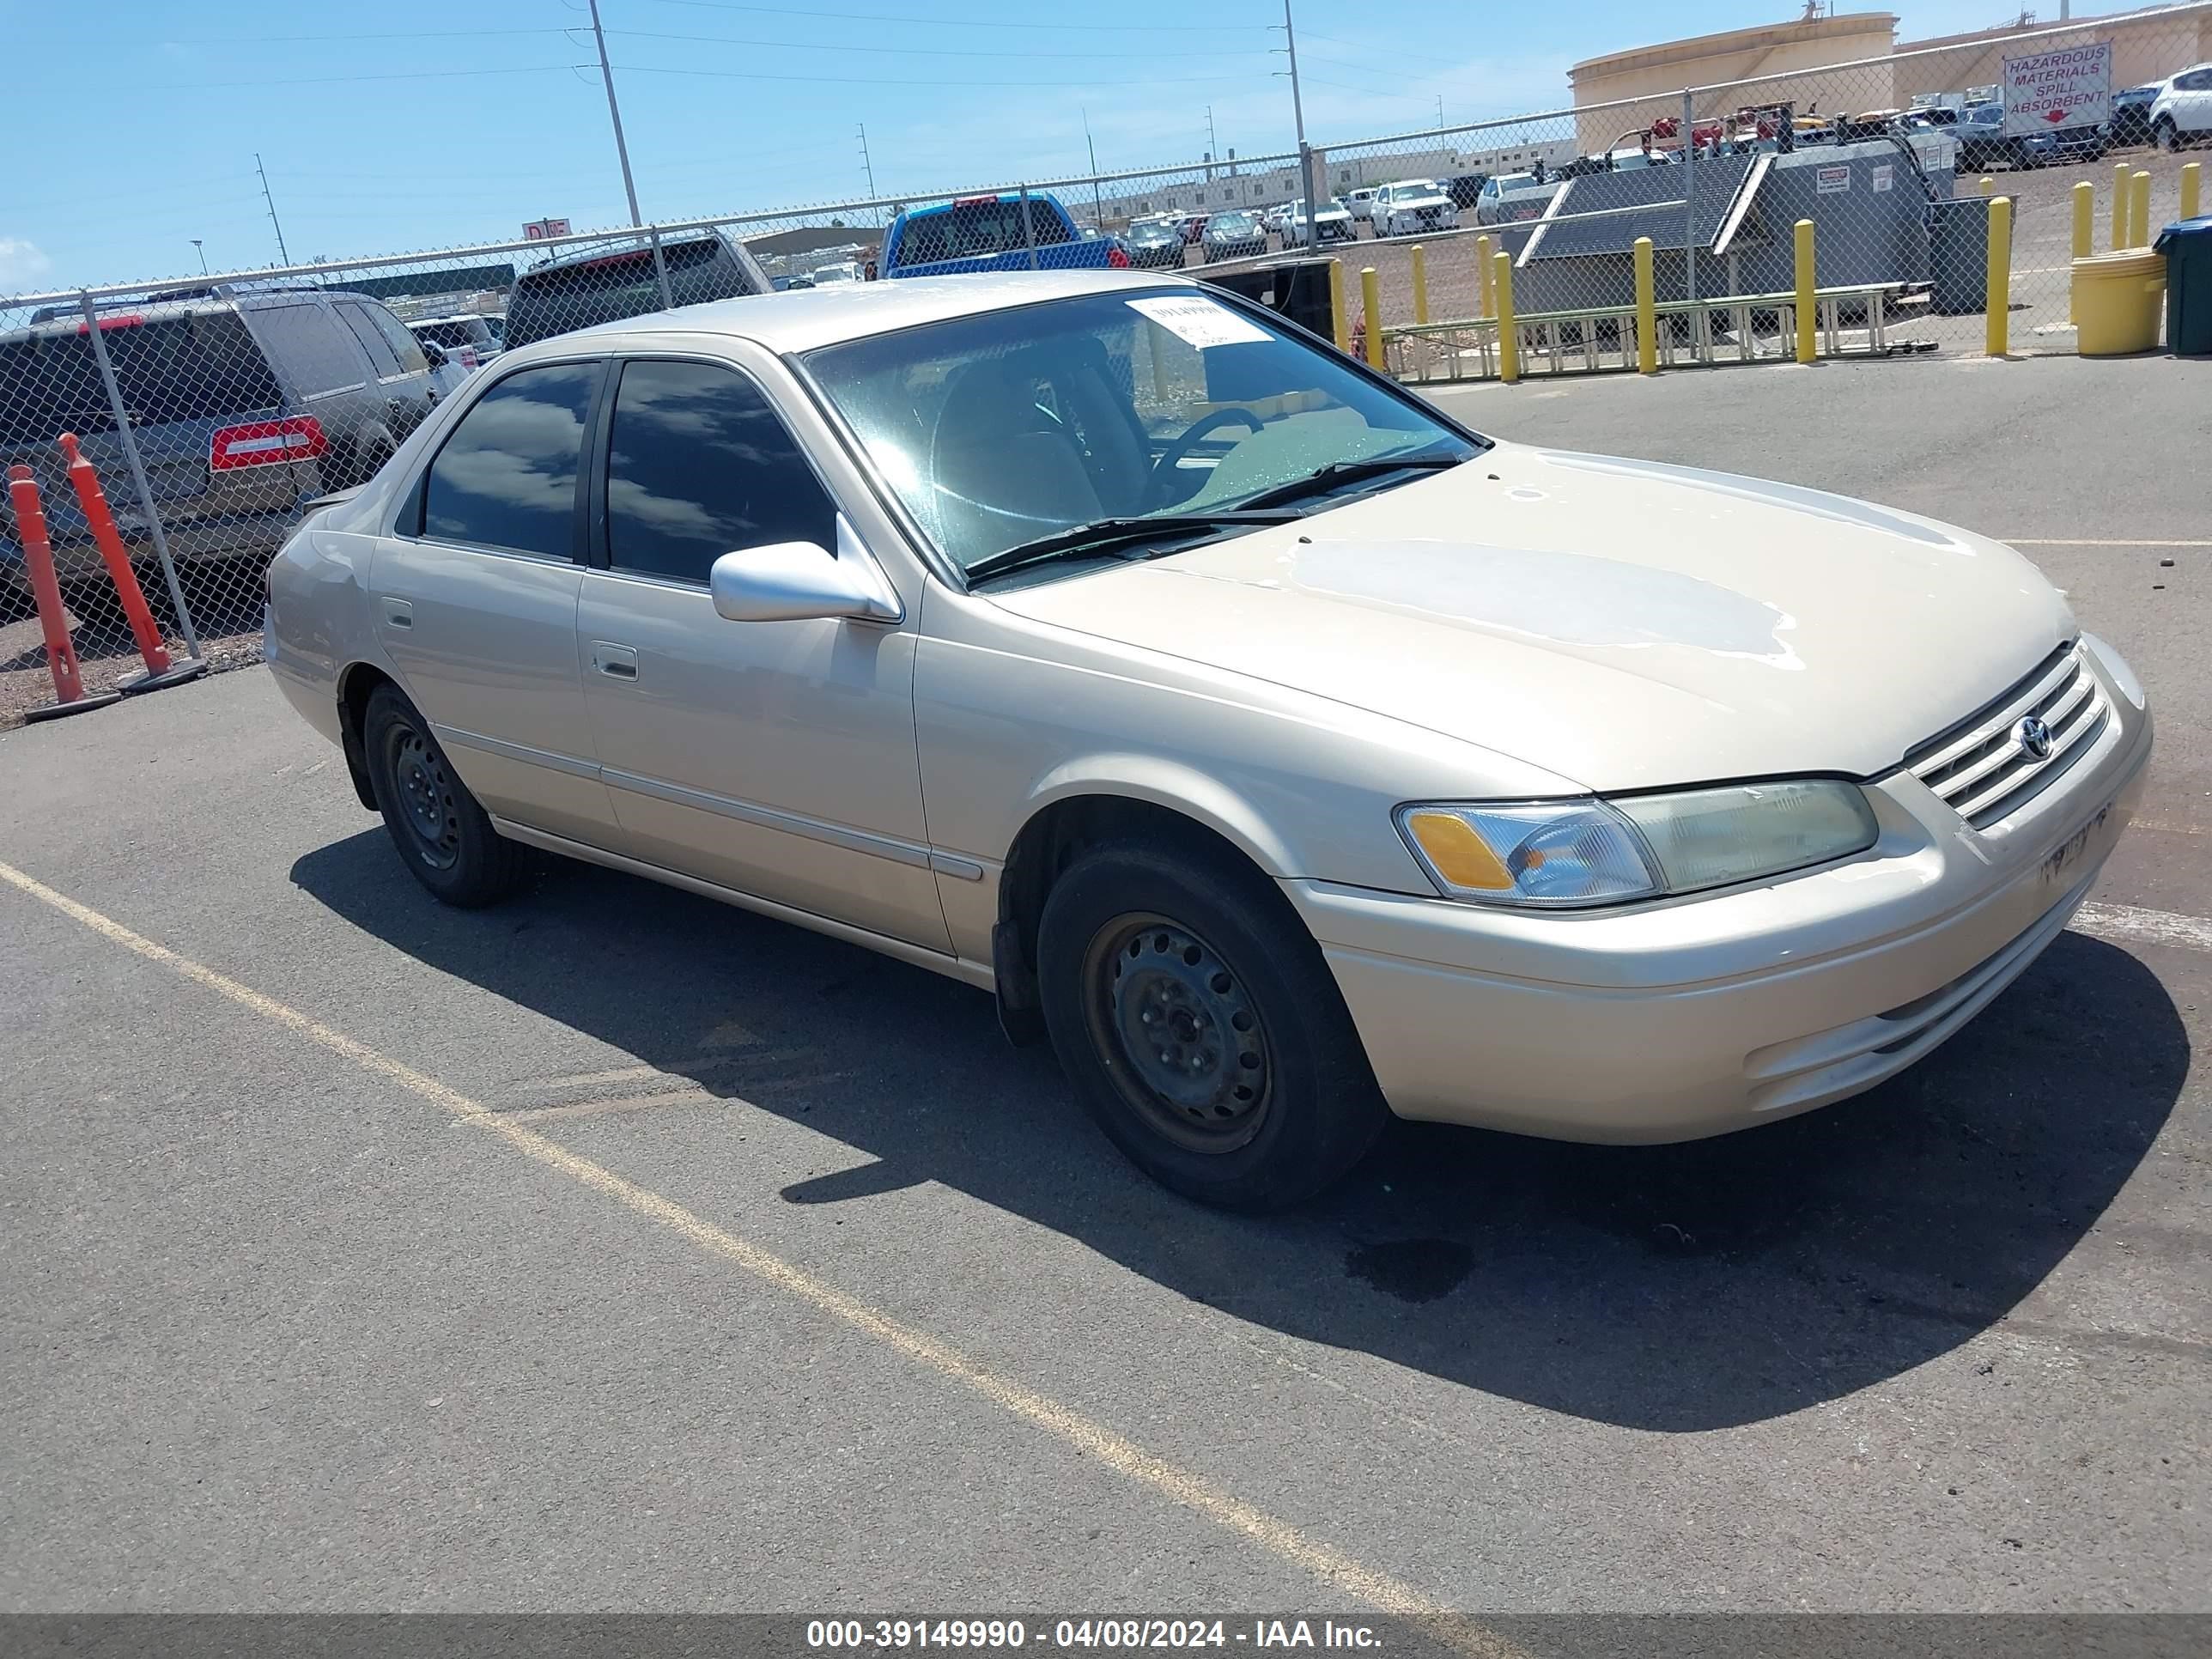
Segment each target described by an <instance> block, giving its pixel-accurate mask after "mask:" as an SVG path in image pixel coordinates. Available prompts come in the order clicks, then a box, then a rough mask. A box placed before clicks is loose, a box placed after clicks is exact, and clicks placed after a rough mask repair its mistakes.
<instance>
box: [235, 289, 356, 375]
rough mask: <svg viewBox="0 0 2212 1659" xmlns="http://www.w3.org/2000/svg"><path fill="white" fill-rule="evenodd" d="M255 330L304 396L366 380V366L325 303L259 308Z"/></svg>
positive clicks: (354, 343)
mask: <svg viewBox="0 0 2212 1659" xmlns="http://www.w3.org/2000/svg"><path fill="white" fill-rule="evenodd" d="M253 331H254V332H255V333H257V334H258V335H259V336H260V337H261V338H262V339H263V341H264V343H266V344H267V345H268V348H269V355H270V356H271V357H272V358H274V359H275V360H276V362H277V363H279V364H280V365H281V366H282V367H283V371H284V375H285V378H286V379H288V380H290V381H291V383H292V384H293V385H294V386H296V387H297V388H298V389H299V392H300V394H301V396H302V397H307V398H312V397H313V396H314V395H315V394H316V393H317V392H335V391H337V390H339V389H340V388H342V387H345V386H361V385H362V384H364V383H365V382H366V381H367V380H368V371H369V368H370V365H369V364H368V362H366V361H365V360H364V359H363V357H362V349H361V346H360V344H359V343H358V342H356V340H355V339H354V337H353V336H352V335H350V334H349V333H347V332H346V331H345V329H344V327H343V325H341V324H340V323H339V321H338V319H337V315H336V313H335V312H334V311H333V310H332V309H331V307H325V306H272V307H266V308H262V307H257V308H256V309H255V311H254V313H253Z"/></svg>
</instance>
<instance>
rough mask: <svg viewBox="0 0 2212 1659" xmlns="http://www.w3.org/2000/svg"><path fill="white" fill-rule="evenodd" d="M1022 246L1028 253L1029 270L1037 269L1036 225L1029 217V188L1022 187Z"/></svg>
mask: <svg viewBox="0 0 2212 1659" xmlns="http://www.w3.org/2000/svg"><path fill="white" fill-rule="evenodd" d="M1022 246H1024V247H1025V248H1027V249H1028V250H1029V251H1030V270H1036V268H1037V255H1036V222H1035V221H1033V220H1032V219H1030V187H1029V186H1028V185H1023V186H1022Z"/></svg>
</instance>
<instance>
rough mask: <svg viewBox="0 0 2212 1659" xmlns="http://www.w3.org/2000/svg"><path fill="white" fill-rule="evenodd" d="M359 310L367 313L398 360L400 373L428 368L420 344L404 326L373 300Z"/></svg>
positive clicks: (410, 372) (409, 372)
mask: <svg viewBox="0 0 2212 1659" xmlns="http://www.w3.org/2000/svg"><path fill="white" fill-rule="evenodd" d="M361 308H362V311H364V312H365V313H368V320H369V322H370V323H371V324H373V325H374V327H375V329H376V331H377V332H378V333H379V334H381V335H382V336H383V337H384V342H385V343H386V345H388V346H390V347H391V348H392V356H395V357H397V358H398V359H399V368H400V372H401V373H403V374H415V373H416V372H418V371H419V370H422V369H425V368H429V366H430V362H429V360H428V358H426V357H425V356H423V355H422V342H421V341H420V340H418V339H416V337H414V336H413V335H412V334H410V333H409V332H408V331H407V325H406V324H404V323H403V322H401V321H400V320H399V319H398V318H397V317H395V316H393V315H392V313H390V312H388V311H386V309H385V308H384V307H382V306H380V305H379V304H377V303H376V301H374V300H369V301H364V302H363V303H362V307H361Z"/></svg>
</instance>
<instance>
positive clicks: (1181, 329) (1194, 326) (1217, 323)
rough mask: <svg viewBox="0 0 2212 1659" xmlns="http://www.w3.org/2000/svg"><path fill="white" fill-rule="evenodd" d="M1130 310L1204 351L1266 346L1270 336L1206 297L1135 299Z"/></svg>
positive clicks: (1177, 296)
mask: <svg viewBox="0 0 2212 1659" xmlns="http://www.w3.org/2000/svg"><path fill="white" fill-rule="evenodd" d="M1129 309H1130V310H1132V311H1135V312H1140V313H1143V314H1144V315H1145V316H1147V317H1149V318H1151V319H1152V320H1153V321H1154V322H1156V323H1158V325H1160V326H1161V327H1162V328H1164V329H1165V330H1167V331H1168V332H1169V333H1170V334H1172V335H1174V336H1175V337H1176V338H1177V339H1179V340H1184V341H1188V343H1190V344H1192V345H1194V346H1196V347H1197V348H1198V349H1200V351H1203V350H1205V349H1206V347H1208V346H1218V345H1264V344H1265V343H1267V334H1266V333H1265V332H1264V331H1261V330H1260V329H1257V328H1255V327H1253V326H1252V325H1251V324H1249V323H1248V322H1246V321H1245V320H1244V319H1243V318H1242V317H1239V316H1238V315H1237V313H1235V312H1233V311H1231V310H1230V308H1229V307H1227V306H1223V305H1216V304H1215V303H1214V302H1213V301H1211V300H1209V299H1206V297H1205V296H1204V295H1197V294H1194V295H1188V296H1184V295H1176V296H1175V297H1174V298H1171V299H1170V298H1166V297H1162V298H1158V299H1152V300H1132V301H1129Z"/></svg>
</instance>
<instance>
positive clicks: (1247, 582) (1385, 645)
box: [993, 444, 2074, 791]
mask: <svg viewBox="0 0 2212 1659" xmlns="http://www.w3.org/2000/svg"><path fill="white" fill-rule="evenodd" d="M993 598H994V599H995V600H996V602H997V603H999V604H1000V605H1003V606H1005V607H1006V608H1007V609H1008V610H1011V611H1017V612H1018V613H1020V614H1022V615H1024V616H1026V617H1032V618H1035V619H1036V620H1038V621H1042V622H1046V623H1052V624H1054V625H1056V626H1059V627H1062V628H1066V629H1073V630H1075V631H1078V632H1080V633H1083V634H1086V635H1094V636H1100V637H1104V638H1108V639H1112V640H1115V641H1120V642H1121V643H1123V644H1125V645H1127V646H1130V647H1135V648H1137V649H1139V650H1143V651H1149V652H1158V653H1165V654H1167V655H1170V656H1174V657H1179V658H1184V659H1190V660H1194V661H1199V662H1204V663H1209V664H1212V665H1218V666H1220V667H1223V668H1226V669H1229V670H1231V671H1234V672H1237V673H1239V674H1243V675H1246V676H1249V677H1250V678H1254V679H1256V680H1262V681H1268V682H1272V683H1274V684H1279V685H1283V686H1285V687H1289V688H1291V689H1295V690H1301V691H1305V692H1309V693H1311V694H1313V695H1316V696H1322V697H1325V698H1328V699H1330V700H1332V701H1334V702H1340V703H1344V704H1349V705H1352V706H1354V707H1357V708H1363V709H1366V710H1369V711H1371V712H1373V713H1375V714H1382V715H1384V716H1387V717H1389V718H1393V719H1396V720H1403V721H1406V722H1407V723H1409V724H1411V725H1413V726H1421V727H1425V728H1427V729H1429V730H1431V731H1436V732H1443V733H1445V734H1447V735H1449V736H1453V737H1456V738H1463V739H1465V740H1467V741H1468V742H1472V743H1474V744H1480V745H1481V746H1482V747H1484V748H1486V749H1488V750H1492V751H1493V752H1495V753H1498V754H1503V755H1507V756H1510V757H1513V758H1515V759H1517V760H1520V761H1522V762H1525V763H1528V764H1530V765H1534V766H1538V767H1541V768H1544V769H1547V770H1549V771H1551V772H1553V773H1554V774H1557V775H1560V776H1563V777H1565V778H1569V779H1571V780H1573V781H1576V782H1577V783H1578V784H1580V785H1582V786H1583V787H1587V788H1589V789H1593V790H1599V791H1609V790H1626V789H1635V788H1644V787H1663V786H1666V785H1670V784H1687V783H1695V782H1701V781H1711V780H1717V779H1728V778H1744V777H1762V776H1774V775H1784V774H1790V773H1801V772H1840V773H1844V774H1848V775H1852V776H1857V777H1866V776H1872V775H1877V774H1880V773H1881V772H1885V771H1887V770H1889V769H1892V768H1893V767H1895V766H1896V765H1897V764H1898V763H1899V761H1900V760H1902V759H1903V758H1904V757H1905V752H1906V751H1907V750H1910V749H1911V748H1913V747H1914V746H1916V745H1917V744H1920V743H1922V742H1923V741H1924V740H1925V739H1927V738H1930V737H1933V736H1935V735H1936V733H1938V732H1942V730H1943V729H1944V728H1946V727H1947V726H1950V725H1952V724H1954V722H1956V721H1958V720H1961V719H1963V718H1965V717H1966V715H1968V714H1972V713H1974V712H1975V711H1976V710H1978V708H1981V707H1982V706H1983V705H1984V704H1985V703H1987V702H1990V701H1991V700H1992V699H1994V698H1996V696H1999V695H2001V694H2002V692H2003V691H2005V690H2007V689H2008V687H2010V686H2011V685H2013V684H2015V682H2017V681H2018V680H2020V679H2021V678H2023V677H2024V676H2026V675H2027V673H2028V672H2029V671H2031V670H2033V668H2034V667H2035V666H2036V665H2038V664H2039V662H2040V661H2041V660H2042V659H2045V657H2047V656H2049V655H2050V654H2051V652H2052V651H2054V650H2055V649H2057V647H2059V646H2061V645H2062V644H2063V643H2064V642H2065V641H2068V640H2069V639H2070V638H2071V637H2072V636H2073V632H2074V624H2073V619H2072V617H2071V616H2070V615H2069V612H2068V611H2067V608H2066V605H2065V602H2064V601H2063V599H2061V597H2060V596H2059V594H2058V593H2057V591H2056V590H2055V589H2053V588H2052V587H2051V585H2050V584H2049V583H2048V582H2046V581H2045V580H2044V578H2043V576H2042V574H2040V573H2039V571H2037V570H2036V568H2034V567H2033V565H2031V564H2030V563H2028V562H2027V560H2025V559H2023V558H2022V557H2021V556H2020V555H2019V554H2017V553H2015V552H2014V551H2013V550H2011V549H2009V548H2007V547H2005V546H2004V545H2002V544H2001V543H1997V542H1994V541H1991V540H1990V539H1988V538H1984V537H1980V536H1976V535H1973V534H1971V533H1970V532H1965V531H1960V530H1954V529H1952V528H1950V527H1948V526H1943V525H1940V524H1937V523H1936V522H1934V521H1933V520H1926V519H1922V518H1918V517H1916V516H1914V515H1912V514H1911V513H1900V512H1897V511H1893V510H1892V509H1890V508H1887V507H1875V506H1871V505H1869V504H1867V503H1864V502H1861V501H1850V500H1848V499H1846V498H1844V497H1843V496H1838V495H1825V494H1822V493H1821V492H1820V491H1817V490H1811V489H1801V488H1798V487H1796V486H1794V485H1790V484H1780V483H1765V482H1761V481H1759V480H1756V479H1751V478H1741V477H1734V476H1732V475H1729V474H1727V473H1717V472H1705V471H1698V470H1695V469H1692V468H1686V467H1672V466H1665V465H1658V464H1656V463H1652V462H1645V461H1632V460H1621V459H1613V458H1610V457H1605V456H1596V455H1582V454H1576V453H1569V452H1565V451H1555V450H1539V449H1529V448H1523V447H1518V446H1514V445H1508V444H1500V445H1498V446H1497V447H1495V448H1493V449H1492V450H1491V451H1489V452H1488V453H1485V454H1482V455H1480V456H1478V457H1477V458H1476V459H1474V460H1473V461H1470V462H1468V464H1466V465H1462V466H1459V467H1455V468H1454V469H1452V470H1451V471H1448V472H1443V473H1438V474H1436V475H1433V476H1431V477H1424V478H1422V479H1419V481H1417V482H1415V483H1408V484H1404V485H1401V486H1400V487H1398V488H1396V489H1389V490H1386V491H1383V492H1382V493H1380V494H1377V495H1372V496H1369V497H1367V498H1365V499H1364V500H1362V501H1354V502H1351V503H1348V504H1346V505H1345V506H1343V507H1337V508H1334V509H1332V510H1329V511H1327V512H1324V513H1320V514H1318V515H1316V516H1315V517H1313V518H1310V519H1307V520H1302V521H1300V522H1299V523H1297V524H1295V525H1291V526H1283V527H1281V528H1279V529H1278V528H1274V527H1270V528H1268V529H1266V530H1262V531H1259V532H1255V533H1252V534H1249V535H1245V536H1239V537H1236V538H1232V539H1231V540H1228V541H1225V542H1218V543H1214V544H1209V545H1206V546H1203V547H1199V548H1194V549H1192V550H1189V551H1187V552H1182V553H1178V554H1175V555H1172V556H1168V557H1164V558H1161V559H1158V560H1156V561H1151V562H1143V563H1133V564H1127V565H1116V566H1112V567H1109V568H1106V569H1104V570H1102V571H1098V572H1096V573H1094V574H1086V575H1083V576H1076V577H1068V578H1065V579H1063V580H1056V581H1049V582H1044V583H1040V584H1039V585H1037V586H1033V587H1029V588H1024V589H1018V590H1015V591H1012V592H1006V591H1001V592H998V593H995V594H994V595H993Z"/></svg>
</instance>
